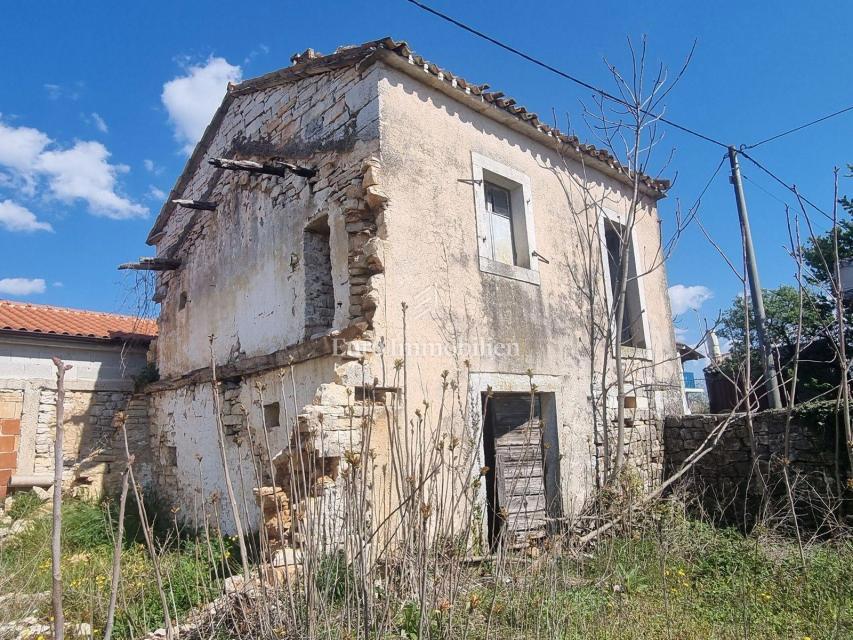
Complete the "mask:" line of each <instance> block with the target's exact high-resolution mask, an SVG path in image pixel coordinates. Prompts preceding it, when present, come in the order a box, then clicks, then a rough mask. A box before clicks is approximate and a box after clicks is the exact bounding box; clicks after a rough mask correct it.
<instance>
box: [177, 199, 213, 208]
mask: <svg viewBox="0 0 853 640" xmlns="http://www.w3.org/2000/svg"><path fill="white" fill-rule="evenodd" d="M172 204H176V205H178V206H179V207H186V208H187V209H197V210H199V211H216V203H215V202H205V201H204V200H181V199H178V200H172Z"/></svg>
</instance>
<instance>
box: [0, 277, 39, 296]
mask: <svg viewBox="0 0 853 640" xmlns="http://www.w3.org/2000/svg"><path fill="white" fill-rule="evenodd" d="M44 289H45V282H44V280H43V279H42V278H2V279H0V294H3V295H7V296H31V295H33V294H34V293H44Z"/></svg>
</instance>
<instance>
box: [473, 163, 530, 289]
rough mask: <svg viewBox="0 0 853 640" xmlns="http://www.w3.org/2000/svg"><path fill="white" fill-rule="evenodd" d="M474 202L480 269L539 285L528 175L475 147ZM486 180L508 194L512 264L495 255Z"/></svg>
mask: <svg viewBox="0 0 853 640" xmlns="http://www.w3.org/2000/svg"><path fill="white" fill-rule="evenodd" d="M471 164H472V170H473V183H474V203H475V209H476V216H477V250H478V254H479V261H480V271H482V272H484V273H490V274H494V275H499V276H503V277H506V278H511V279H513V280H519V281H522V282H527V283H530V284H534V285H539V284H540V280H539V261H538V260H537V259H536V257H535V256H534V255H533V252H534V251H535V250H536V237H535V233H534V229H533V201H532V198H531V193H530V178H529V177H528V176H527V175H525V174H524V173H522V172H520V171H518V170H516V169H513V168H512V167H509V166H507V165H505V164H503V163H501V162H498V161H496V160H493V159H491V158H488V157H486V156H484V155H482V154H479V153H477V152H476V151H472V152H471ZM486 183H490V184H492V185H494V186H496V187H500V188H502V189H506V190H507V191H509V195H510V203H509V204H510V213H511V230H512V241H513V254H514V262H515V264H508V263H506V262H500V261H498V260H495V259H494V258H492V256H493V255H494V247H493V238H492V232H491V229H492V227H491V224H492V220H491V216H492V215H494V214H492V212H491V211H489V210H488V208H487V206H486Z"/></svg>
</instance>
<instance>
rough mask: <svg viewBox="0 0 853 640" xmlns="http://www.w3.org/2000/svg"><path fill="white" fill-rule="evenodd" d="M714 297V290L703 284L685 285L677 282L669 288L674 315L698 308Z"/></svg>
mask: <svg viewBox="0 0 853 640" xmlns="http://www.w3.org/2000/svg"><path fill="white" fill-rule="evenodd" d="M713 297H714V292H713V291H711V290H710V289H709V288H708V287H703V286H702V285H699V284H697V285H691V286H687V287H686V286H684V285H683V284H676V285H673V286H671V287H670V288H669V302H670V305H671V306H672V313H673V315H676V316H677V315H680V314H682V313H684V312H685V311H687V310H688V309H693V310H696V309H698V308H699V307H701V306H702V304H703V303H705V302H707V301H708V300H710V299H711V298H713Z"/></svg>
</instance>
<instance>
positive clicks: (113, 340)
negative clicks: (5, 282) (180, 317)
mask: <svg viewBox="0 0 853 640" xmlns="http://www.w3.org/2000/svg"><path fill="white" fill-rule="evenodd" d="M155 335H156V325H155V323H154V322H153V321H151V320H141V319H139V318H134V317H130V316H120V315H116V314H111V313H99V312H94V311H81V310H78V309H67V308H61V307H53V306H46V305H38V304H29V303H22V302H12V301H9V300H0V498H3V497H5V495H6V493H7V491H9V489H10V488H11V489H21V490H25V489H29V488H31V487H42V488H44V487H49V486H51V485H52V484H53V477H54V476H53V471H54V464H53V460H54V439H55V426H56V367H55V366H54V364H53V360H52V359H53V358H54V357H57V358H60V359H62V360H63V361H64V362H65V363H66V364H69V365H71V369H69V370H68V372H67V373H66V376H65V388H66V395H65V405H64V406H65V437H64V439H63V443H62V448H63V459H64V469H63V484H64V485H65V486H66V488H67V489H69V490H73V491H75V492H76V493H78V494H80V493H82V494H86V495H91V496H98V495H101V494H103V493H105V492H111V491H114V490H115V489H116V488H117V487H118V485H119V482H120V478H121V474H122V472H123V471H124V468H125V462H124V461H125V459H126V455H125V450H124V438H123V435H122V430H121V427H122V426H124V427H125V428H126V430H127V434H128V445H129V447H130V449H131V451H132V452H133V453H134V454H135V455H136V457H137V460H138V461H139V462H138V477H139V478H140V480H141V481H143V482H146V483H147V482H148V481H150V478H151V465H150V463H151V461H152V459H151V457H150V456H149V455H148V451H149V448H150V447H149V428H148V407H147V398H146V397H145V396H144V395H141V394H136V393H135V390H136V386H137V385H136V384H135V378H136V377H137V376H138V375H139V373H140V372H141V371H142V370H144V369H145V367H146V353H147V351H148V345H149V343H150V342H151V340H152V339H153V338H154V336H155Z"/></svg>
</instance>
